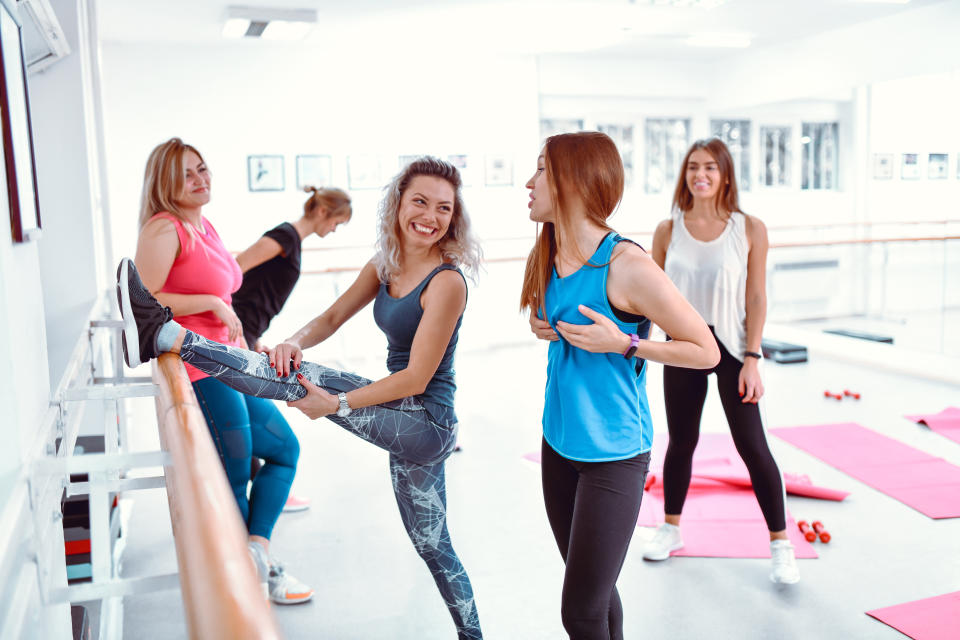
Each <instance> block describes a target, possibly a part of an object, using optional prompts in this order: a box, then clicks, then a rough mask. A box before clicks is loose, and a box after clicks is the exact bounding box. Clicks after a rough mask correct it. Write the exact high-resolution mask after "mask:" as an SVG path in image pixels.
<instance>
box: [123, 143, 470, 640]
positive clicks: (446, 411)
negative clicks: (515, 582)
mask: <svg viewBox="0 0 960 640" xmlns="http://www.w3.org/2000/svg"><path fill="white" fill-rule="evenodd" d="M479 264H480V248H479V245H478V244H477V242H476V240H475V239H474V237H473V234H472V233H471V231H470V220H469V218H468V216H467V212H466V209H465V208H464V205H463V200H462V197H461V180H460V174H459V172H458V171H457V169H456V167H454V166H453V165H451V164H450V163H448V162H445V161H443V160H438V159H436V158H432V157H423V158H419V159H417V160H414V161H413V162H411V163H410V164H409V165H407V167H406V168H405V169H404V170H403V171H401V172H400V174H399V175H398V176H397V177H396V178H394V180H393V182H391V183H390V184H389V185H388V186H387V188H386V195H385V197H384V199H383V202H382V203H381V206H380V227H379V234H378V251H377V253H376V255H375V256H374V257H373V259H371V260H370V262H368V263H367V265H366V266H364V267H363V269H361V271H360V275H359V276H357V279H356V281H355V282H354V283H353V284H352V285H351V286H350V288H349V289H347V291H346V292H345V293H344V294H343V295H341V296H340V297H339V298H338V299H337V301H336V302H334V303H333V305H331V306H330V308H329V309H327V310H326V311H325V312H323V313H322V314H321V315H319V316H317V317H316V318H314V319H313V320H312V321H310V322H309V323H307V325H306V326H304V327H303V328H302V329H300V330H299V331H297V332H296V333H295V334H294V335H293V336H292V337H291V338H288V339H287V340H286V341H285V342H283V343H281V344H279V345H277V346H276V347H275V348H274V349H271V350H270V351H269V352H267V353H255V352H253V351H248V350H245V349H239V348H236V347H228V346H225V345H222V344H219V343H216V342H212V341H210V340H206V339H205V338H202V337H201V336H198V335H196V334H194V333H193V332H190V331H186V330H184V329H183V328H182V327H180V326H179V325H178V324H177V323H176V322H173V321H171V320H170V316H169V313H168V310H166V309H165V308H164V307H162V306H160V305H159V303H157V301H156V300H154V299H153V297H152V296H150V294H149V292H148V291H146V289H144V288H143V285H142V283H141V282H140V279H139V276H138V275H137V272H136V268H135V267H134V266H133V263H132V262H130V261H129V260H127V259H125V260H124V261H123V262H121V264H120V270H119V272H118V279H119V282H118V295H119V299H120V308H121V313H122V314H123V317H124V352H125V353H126V354H134V355H133V356H130V355H128V364H131V363H132V362H136V361H137V360H136V354H139V359H140V361H146V360H148V359H150V358H154V357H156V356H157V355H159V354H160V353H162V352H164V351H172V352H174V353H179V355H180V357H181V358H182V359H183V360H184V362H189V363H190V364H192V365H193V366H195V367H197V368H198V369H200V370H202V371H204V372H206V373H208V374H210V375H211V376H215V377H217V378H218V379H219V380H221V381H223V382H224V383H225V384H227V385H228V386H231V387H233V388H235V389H237V390H239V391H242V392H243V393H247V394H250V395H255V396H258V397H262V398H273V399H275V400H286V401H287V403H288V404H289V405H290V406H292V407H296V408H298V409H300V410H301V411H303V412H304V413H305V414H306V415H308V416H309V417H310V418H314V419H315V418H320V417H327V418H329V419H330V420H332V421H333V422H335V423H336V424H338V425H340V426H341V427H343V428H345V429H347V430H348V431H351V432H352V433H354V434H356V435H358V436H360V437H361V438H363V439H364V440H367V441H368V442H371V443H373V444H375V445H377V446H378V447H380V448H382V449H386V450H387V451H388V452H389V453H390V477H391V479H392V481H393V489H394V493H395V494H396V498H397V505H398V506H399V508H400V517H401V519H402V520H403V525H404V527H405V528H406V530H407V534H408V535H409V536H410V540H411V541H412V542H413V545H414V547H415V548H416V550H417V552H418V553H419V554H420V557H421V558H423V560H424V561H425V562H426V564H427V567H428V568H429V569H430V572H431V573H432V574H433V578H434V581H435V582H436V585H437V588H438V589H439V590H440V594H441V596H442V597H443V600H444V602H445V603H446V605H447V609H448V610H449V612H450V615H451V616H452V617H453V621H454V624H455V625H456V627H457V635H458V638H461V639H467V638H469V639H478V638H482V633H481V631H480V622H479V618H478V616H477V607H476V605H475V603H474V599H473V588H472V586H471V584H470V578H469V577H468V576H467V573H466V570H465V569H464V568H463V565H462V564H461V563H460V559H459V558H458V557H457V554H456V553H455V552H454V550H453V546H452V545H451V543H450V534H449V533H448V531H447V517H446V488H445V481H444V461H445V460H446V458H447V457H448V456H449V455H450V453H451V452H452V451H453V447H454V444H455V442H456V434H457V416H456V413H455V412H454V408H453V396H454V391H455V389H456V384H455V382H454V373H453V357H454V351H455V349H456V346H457V334H458V331H459V329H460V321H461V319H462V318H463V311H464V308H465V306H466V302H467V285H466V281H465V280H464V277H463V273H462V272H461V271H460V267H465V268H466V269H468V270H469V271H470V272H472V273H474V274H475V273H476V270H477V267H478V266H479ZM371 302H373V303H374V307H373V315H374V319H375V320H376V322H377V325H378V326H379V327H380V329H381V330H382V331H383V332H384V333H385V334H386V336H387V343H388V353H387V368H388V369H389V370H390V375H388V376H387V377H385V378H382V379H380V380H377V381H371V380H367V379H365V378H361V377H360V376H357V375H355V374H352V373H347V372H343V371H337V370H334V369H330V368H328V367H324V366H322V365H319V364H315V363H311V362H304V361H302V358H303V351H302V350H303V349H306V348H308V347H312V346H314V345H316V344H319V343H320V342H323V341H324V340H326V339H327V338H329V337H330V336H331V335H333V333H334V332H335V331H336V330H337V329H338V328H339V327H340V326H341V325H342V324H343V323H344V322H346V321H347V320H348V319H350V318H351V317H352V316H353V315H354V314H356V313H357V312H358V311H360V310H361V309H362V308H364V307H365V306H367V305H368V304H370V303H371Z"/></svg>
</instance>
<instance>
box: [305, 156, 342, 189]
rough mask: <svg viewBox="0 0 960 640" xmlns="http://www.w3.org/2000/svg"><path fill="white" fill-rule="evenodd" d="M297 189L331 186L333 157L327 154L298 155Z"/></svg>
mask: <svg viewBox="0 0 960 640" xmlns="http://www.w3.org/2000/svg"><path fill="white" fill-rule="evenodd" d="M296 165H297V190H299V191H303V190H304V189H306V188H307V187H316V188H318V189H319V188H320V187H329V186H331V185H332V183H333V158H331V157H330V156H325V155H298V156H297V159H296Z"/></svg>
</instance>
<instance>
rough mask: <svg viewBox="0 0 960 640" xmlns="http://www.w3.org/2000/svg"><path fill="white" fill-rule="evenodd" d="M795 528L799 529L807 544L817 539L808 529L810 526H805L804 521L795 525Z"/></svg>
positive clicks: (805, 522)
mask: <svg viewBox="0 0 960 640" xmlns="http://www.w3.org/2000/svg"><path fill="white" fill-rule="evenodd" d="M797 526H798V527H799V528H800V532H801V533H802V534H803V537H804V538H806V539H807V542H813V541H814V540H816V539H817V534H816V533H814V532H813V530H812V529H810V525H809V524H807V521H806V520H801V521H800V522H798V523H797Z"/></svg>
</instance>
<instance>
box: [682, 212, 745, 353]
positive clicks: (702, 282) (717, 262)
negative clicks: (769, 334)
mask: <svg viewBox="0 0 960 640" xmlns="http://www.w3.org/2000/svg"><path fill="white" fill-rule="evenodd" d="M671 217H672V218H673V231H672V233H671V236H670V244H669V246H668V247H667V258H666V262H665V264H664V271H665V272H666V273H667V276H668V277H669V278H670V279H671V280H672V281H673V283H674V284H675V285H677V288H678V289H679V290H680V293H682V294H683V296H684V297H685V298H686V299H687V300H688V301H689V302H690V304H692V305H693V308H694V309H696V310H697V311H698V312H699V313H700V315H701V316H702V317H703V320H704V321H705V322H706V323H707V324H708V325H710V326H711V327H713V330H714V332H715V333H716V334H717V339H718V340H719V341H720V344H722V345H723V346H724V348H726V350H727V351H729V352H730V355H732V356H733V357H734V358H736V359H737V360H740V361H741V362H743V352H744V351H745V350H746V348H747V326H746V319H747V255H748V254H749V252H750V249H749V245H748V244H747V226H746V216H745V215H744V214H742V213H740V212H735V213H733V214H731V215H730V219H729V220H727V226H726V227H725V228H724V229H723V232H722V233H721V234H720V235H719V236H718V237H717V238H715V239H714V240H711V241H710V242H703V241H701V240H697V239H696V238H694V237H693V236H692V235H690V232H689V231H688V230H687V227H686V225H685V224H684V222H683V212H682V211H675V212H674V213H673V214H672V216H671Z"/></svg>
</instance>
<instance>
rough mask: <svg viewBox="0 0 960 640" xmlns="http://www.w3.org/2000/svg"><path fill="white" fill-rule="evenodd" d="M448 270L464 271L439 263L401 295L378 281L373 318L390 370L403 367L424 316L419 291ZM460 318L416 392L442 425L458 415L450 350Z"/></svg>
mask: <svg viewBox="0 0 960 640" xmlns="http://www.w3.org/2000/svg"><path fill="white" fill-rule="evenodd" d="M447 270H450V271H456V272H457V273H459V274H460V277H461V278H462V277H463V272H462V271H460V269H458V268H457V267H455V266H453V265H452V264H447V263H444V264H441V265H440V266H438V267H437V268H436V269H434V270H433V271H431V272H430V273H429V274H428V275H427V277H426V278H424V279H423V281H422V282H421V283H420V284H418V285H417V286H416V287H414V289H413V291H411V292H410V293H408V294H407V295H405V296H403V297H402V298H394V297H393V296H391V295H390V294H389V293H388V292H387V283H385V282H384V283H381V284H380V291H379V292H377V299H376V300H375V301H374V303H373V319H374V321H375V322H376V323H377V326H378V327H380V330H381V331H383V333H384V334H385V335H386V336H387V369H388V370H389V371H390V373H396V372H397V371H401V370H403V369H405V368H406V367H407V364H408V363H409V362H410V347H411V345H412V344H413V338H414V336H415V335H416V334H417V328H418V327H419V326H420V320H421V318H423V307H421V306H420V294H421V293H423V290H424V289H426V287H427V285H428V284H430V281H431V280H432V279H433V277H434V276H435V275H437V274H438V273H440V272H441V271H447ZM464 281H466V280H464ZM462 321H463V314H461V315H460V317H459V318H457V326H456V327H454V329H453V335H451V336H450V342H449V343H448V344H447V348H446V351H444V353H443V358H441V360H440V365H439V366H438V367H437V372H436V373H434V374H433V377H432V378H431V379H430V382H428V383H427V388H426V389H425V390H424V392H423V393H421V394H420V395H418V396H416V398H417V399H418V400H419V401H420V403H421V404H423V407H424V409H426V410H427V413H429V414H430V417H431V418H433V420H434V422H436V423H438V424H440V425H442V426H445V427H450V426H453V425H454V424H456V422H457V416H456V414H455V413H454V410H453V396H454V393H455V392H456V390H457V384H456V382H455V380H454V371H453V354H454V352H455V351H456V349H457V337H458V335H459V333H460V323H461V322H462Z"/></svg>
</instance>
